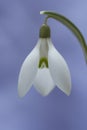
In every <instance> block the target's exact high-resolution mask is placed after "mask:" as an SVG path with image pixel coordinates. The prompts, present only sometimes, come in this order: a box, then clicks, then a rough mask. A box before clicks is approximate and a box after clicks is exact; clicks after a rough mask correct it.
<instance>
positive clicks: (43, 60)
mask: <svg viewBox="0 0 87 130" xmlns="http://www.w3.org/2000/svg"><path fill="white" fill-rule="evenodd" d="M38 67H39V68H45V67H46V68H48V60H47V58H46V57H42V58H41V59H40V61H39V65H38Z"/></svg>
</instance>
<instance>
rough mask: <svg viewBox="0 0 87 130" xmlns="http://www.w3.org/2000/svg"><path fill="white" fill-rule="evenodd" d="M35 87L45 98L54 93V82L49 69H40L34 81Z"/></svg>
mask: <svg viewBox="0 0 87 130" xmlns="http://www.w3.org/2000/svg"><path fill="white" fill-rule="evenodd" d="M34 86H35V88H36V90H37V91H38V92H39V93H40V94H41V95H43V96H46V95H48V94H49V93H50V92H51V91H52V89H53V88H54V82H53V80H52V78H51V75H50V72H49V69H47V68H43V69H38V73H37V75H36V78H35V81H34Z"/></svg>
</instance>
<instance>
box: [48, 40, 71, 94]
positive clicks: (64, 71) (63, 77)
mask: <svg viewBox="0 0 87 130" xmlns="http://www.w3.org/2000/svg"><path fill="white" fill-rule="evenodd" d="M48 45H49V52H48V64H49V69H50V73H51V75H52V78H53V80H54V82H55V84H56V85H57V86H58V87H59V89H61V90H62V91H63V92H64V93H65V94H67V95H69V94H70V92H71V77H70V72H69V69H68V66H67V64H66V62H65V60H64V58H63V57H62V56H61V55H60V54H59V52H58V51H57V50H56V49H55V47H54V46H53V44H52V42H51V40H50V39H48Z"/></svg>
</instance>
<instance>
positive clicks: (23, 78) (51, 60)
mask: <svg viewBox="0 0 87 130" xmlns="http://www.w3.org/2000/svg"><path fill="white" fill-rule="evenodd" d="M39 36H40V38H39V40H38V42H37V44H36V46H35V47H34V49H33V50H32V51H31V53H30V54H29V55H28V56H27V58H26V59H25V61H24V62H23V65H22V67H21V70H20V74H19V80H18V93H19V96H20V97H23V96H25V95H26V93H27V92H28V91H29V90H30V88H31V86H32V85H34V87H35V88H36V90H37V91H38V92H39V93H40V94H41V95H43V96H46V95H48V94H49V93H50V92H51V91H52V90H53V89H54V87H55V86H57V87H58V88H59V89H60V90H62V91H63V92H64V93H65V94H67V95H69V94H70V91H71V78H70V72H69V69H68V66H67V64H66V62H65V60H64V58H63V57H62V56H61V55H60V53H59V52H58V51H57V50H56V48H55V47H54V45H53V43H52V41H51V38H50V28H49V26H47V25H46V24H43V25H42V27H41V28H40V35H39Z"/></svg>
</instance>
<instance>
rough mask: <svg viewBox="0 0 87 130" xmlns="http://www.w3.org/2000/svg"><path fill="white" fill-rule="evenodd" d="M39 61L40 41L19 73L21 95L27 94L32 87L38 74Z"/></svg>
mask: <svg viewBox="0 0 87 130" xmlns="http://www.w3.org/2000/svg"><path fill="white" fill-rule="evenodd" d="M38 63H39V42H38V44H37V45H36V47H35V48H34V49H33V50H32V51H31V53H30V54H29V55H28V56H27V58H26V59H25V61H24V63H23V65H22V67H21V70H20V74H19V80H18V93H19V96H20V97H23V96H25V94H26V93H27V92H28V90H29V89H30V88H31V86H32V83H33V80H34V78H35V76H36V73H37V70H38Z"/></svg>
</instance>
